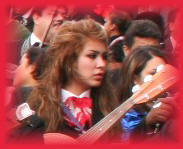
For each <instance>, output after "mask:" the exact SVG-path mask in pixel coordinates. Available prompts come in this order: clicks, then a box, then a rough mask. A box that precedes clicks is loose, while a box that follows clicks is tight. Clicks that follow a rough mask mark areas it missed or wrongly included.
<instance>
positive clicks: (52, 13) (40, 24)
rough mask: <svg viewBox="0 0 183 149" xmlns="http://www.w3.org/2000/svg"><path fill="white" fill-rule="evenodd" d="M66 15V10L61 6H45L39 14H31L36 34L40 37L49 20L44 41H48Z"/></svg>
mask: <svg viewBox="0 0 183 149" xmlns="http://www.w3.org/2000/svg"><path fill="white" fill-rule="evenodd" d="M65 15H66V10H65V9H64V8H63V7H60V8H57V7H55V6H52V7H47V8H45V9H43V10H42V12H41V15H37V14H35V15H33V19H34V23H35V26H36V32H37V34H36V35H37V36H38V37H39V38H40V39H41V38H42V37H43V35H44V33H45V31H46V30H47V29H48V27H49V25H50V23H51V20H52V18H53V21H52V24H51V26H50V28H49V30H48V34H47V38H46V42H49V41H50V39H51V37H52V36H53V35H54V34H55V32H56V30H57V29H58V27H60V26H61V24H62V23H63V20H64V18H65Z"/></svg>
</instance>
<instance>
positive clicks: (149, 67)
mask: <svg viewBox="0 0 183 149" xmlns="http://www.w3.org/2000/svg"><path fill="white" fill-rule="evenodd" d="M165 64H166V62H165V61H164V60H163V59H162V58H161V57H158V56H154V57H153V58H152V59H150V60H149V61H147V63H146V65H145V67H144V69H143V70H142V72H141V73H140V76H138V78H137V83H138V84H142V83H143V82H144V78H145V77H146V76H147V75H154V74H155V73H156V69H157V67H158V66H159V65H165Z"/></svg>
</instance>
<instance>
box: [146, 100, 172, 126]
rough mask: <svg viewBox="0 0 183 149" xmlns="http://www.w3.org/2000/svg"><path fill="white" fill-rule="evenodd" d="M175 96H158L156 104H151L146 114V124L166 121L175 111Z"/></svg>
mask: <svg viewBox="0 0 183 149" xmlns="http://www.w3.org/2000/svg"><path fill="white" fill-rule="evenodd" d="M174 98H175V97H166V98H159V99H158V100H157V101H156V106H153V107H152V108H151V110H150V112H149V113H148V114H147V116H146V119H145V122H146V124H147V125H151V124H155V123H158V122H166V121H167V120H168V119H169V118H171V117H172V116H173V115H174V114H175V111H176V103H175V99H174Z"/></svg>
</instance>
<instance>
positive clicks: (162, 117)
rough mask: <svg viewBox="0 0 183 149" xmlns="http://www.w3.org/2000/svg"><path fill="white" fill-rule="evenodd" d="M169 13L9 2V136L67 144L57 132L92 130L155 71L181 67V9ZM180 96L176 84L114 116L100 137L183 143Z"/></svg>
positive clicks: (69, 133)
mask: <svg viewBox="0 0 183 149" xmlns="http://www.w3.org/2000/svg"><path fill="white" fill-rule="evenodd" d="M132 10H133V11H132ZM167 12H168V13H165V12H164V11H163V10H155V9H154V10H153V9H152V8H151V9H150V8H149V7H147V8H146V9H144V10H142V9H140V7H135V8H133V9H129V8H128V9H127V8H126V9H125V7H119V6H118V7H117V6H115V5H110V6H105V7H101V5H97V6H96V7H95V8H90V7H89V8H79V7H75V6H63V5H60V6H42V7H36V8H35V7H32V8H29V9H17V8H14V7H10V8H8V15H9V22H8V23H7V28H8V36H9V38H8V40H7V50H8V57H7V99H6V102H5V103H6V105H5V106H6V108H7V111H8V112H7V113H8V114H7V121H8V124H9V125H8V126H9V131H8V133H7V136H8V138H7V141H8V142H19V141H21V140H26V141H31V140H33V141H38V142H44V143H50V142H52V143H53V142H54V143H64V141H65V139H63V138H62V137H59V135H58V134H57V133H59V134H65V135H67V136H71V137H72V138H76V140H77V138H80V137H81V136H82V135H85V136H87V135H86V134H87V131H88V130H91V129H92V128H94V127H93V126H96V125H98V127H99V126H100V125H101V123H100V121H101V120H104V119H106V117H107V116H109V115H110V113H111V112H112V111H113V110H114V109H116V108H117V107H118V106H120V105H121V104H124V103H125V102H126V101H127V100H128V99H129V98H130V97H131V96H132V95H133V94H134V93H135V92H136V91H134V90H136V89H137V88H138V87H139V86H141V85H143V84H144V82H145V80H147V79H146V78H147V76H150V77H153V76H154V75H155V74H156V73H157V72H158V70H159V68H162V67H163V66H165V65H166V64H170V65H172V66H173V67H175V68H178V66H179V64H178V62H177V60H176V59H175V57H177V56H178V53H179V43H178V42H177V41H176V34H175V33H176V31H175V26H176V24H175V23H177V19H178V15H179V13H178V9H176V8H173V9H172V8H171V9H169V10H168V11H167ZM177 100H178V91H177V90H176V91H175V90H174V89H172V90H170V91H168V92H163V93H162V94H161V95H160V96H158V97H156V98H155V99H153V100H152V101H149V102H147V103H142V104H139V105H134V106H133V107H132V108H129V109H128V110H127V112H125V114H123V115H121V116H120V117H119V119H118V120H117V122H115V123H114V124H113V125H110V122H112V119H111V120H109V121H108V123H109V126H111V127H110V128H108V129H106V132H105V131H104V132H103V134H102V135H101V137H100V139H98V140H97V141H98V142H101V141H102V142H107V143H113V142H123V143H125V142H148V141H155V140H156V141H161V140H163V139H167V140H169V141H178V132H177V133H176V132H175V131H173V129H174V127H176V119H177V116H178V112H177V111H178V110H177V109H178V104H177ZM125 109H126V107H125ZM113 117H115V115H114V116H113ZM99 124H100V125H99ZM102 129H103V126H102V125H101V126H100V128H98V131H101V130H102ZM93 136H95V135H93ZM90 139H91V137H90ZM93 139H94V138H93ZM86 140H87V138H85V141H86ZM89 141H90V140H88V142H89ZM66 142H67V141H66ZM86 142H87V141H86ZM81 143H82V141H81Z"/></svg>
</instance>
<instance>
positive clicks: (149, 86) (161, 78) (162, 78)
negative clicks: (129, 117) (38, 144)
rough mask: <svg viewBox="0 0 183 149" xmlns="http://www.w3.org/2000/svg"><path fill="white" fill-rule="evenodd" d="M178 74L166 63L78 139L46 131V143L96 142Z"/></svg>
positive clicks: (157, 93) (163, 88)
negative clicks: (150, 78)
mask: <svg viewBox="0 0 183 149" xmlns="http://www.w3.org/2000/svg"><path fill="white" fill-rule="evenodd" d="M177 76H178V72H177V70H176V69H175V68H174V67H173V66H171V65H168V64H166V65H165V66H164V68H163V69H162V70H161V71H160V72H158V73H156V74H155V75H153V77H152V80H150V81H149V82H145V83H144V84H143V85H141V86H140V90H138V91H137V92H135V93H134V94H133V95H132V96H131V97H130V98H128V99H127V100H126V101H125V102H124V103H123V104H121V105H120V106H119V107H117V108H116V109H114V110H113V111H112V112H111V113H109V114H108V115H107V116H106V117H104V118H103V119H102V120H100V121H99V122H98V123H96V124H95V125H94V126H93V127H91V128H90V129H89V130H88V131H86V132H85V133H84V134H82V135H81V136H80V137H78V138H77V139H76V140H75V139H73V138H71V137H69V136H66V135H63V134H61V133H46V134H44V135H43V137H44V143H45V144H70V143H82V144H93V143H95V142H96V141H97V140H98V139H99V138H100V137H101V136H102V135H103V134H104V133H105V132H106V131H107V130H108V129H109V128H110V127H111V126H112V125H113V124H115V123H116V122H117V121H118V120H119V119H120V118H121V117H122V116H124V115H125V113H126V112H128V111H129V110H130V109H131V108H132V107H134V105H136V104H141V103H145V102H148V101H151V100H153V99H154V98H156V97H157V96H159V95H160V94H163V93H164V92H166V91H167V90H169V89H170V88H171V87H172V86H174V85H175V84H176V83H177V81H178V77H177Z"/></svg>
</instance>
